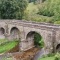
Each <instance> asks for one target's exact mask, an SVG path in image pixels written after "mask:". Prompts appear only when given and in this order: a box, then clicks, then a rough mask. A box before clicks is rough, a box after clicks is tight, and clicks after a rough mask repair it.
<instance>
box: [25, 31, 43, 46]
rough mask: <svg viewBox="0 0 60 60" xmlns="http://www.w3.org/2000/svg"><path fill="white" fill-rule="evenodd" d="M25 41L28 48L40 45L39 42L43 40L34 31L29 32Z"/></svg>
mask: <svg viewBox="0 0 60 60" xmlns="http://www.w3.org/2000/svg"><path fill="white" fill-rule="evenodd" d="M38 37H39V38H38ZM26 40H27V42H28V46H38V45H41V44H40V42H42V41H41V40H43V38H42V36H41V35H40V33H38V32H36V31H30V32H28V34H27V36H26ZM43 44H44V43H43ZM41 47H42V46H41Z"/></svg>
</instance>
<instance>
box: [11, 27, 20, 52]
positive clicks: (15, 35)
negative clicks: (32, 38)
mask: <svg viewBox="0 0 60 60" xmlns="http://www.w3.org/2000/svg"><path fill="white" fill-rule="evenodd" d="M10 38H11V39H10V40H12V41H17V42H18V44H16V46H15V47H14V48H13V49H12V50H11V51H10V52H19V51H20V50H21V49H20V47H19V46H20V41H21V40H20V31H19V29H18V28H17V27H12V28H11V30H10Z"/></svg>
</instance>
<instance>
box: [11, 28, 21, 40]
mask: <svg viewBox="0 0 60 60" xmlns="http://www.w3.org/2000/svg"><path fill="white" fill-rule="evenodd" d="M10 35H11V38H12V39H17V40H20V31H19V29H18V28H17V27H12V28H11V31H10Z"/></svg>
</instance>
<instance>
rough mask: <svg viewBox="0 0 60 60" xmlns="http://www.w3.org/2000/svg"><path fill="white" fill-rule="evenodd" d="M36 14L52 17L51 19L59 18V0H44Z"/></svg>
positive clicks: (56, 19)
mask: <svg viewBox="0 0 60 60" xmlns="http://www.w3.org/2000/svg"><path fill="white" fill-rule="evenodd" d="M38 14H40V15H43V16H48V17H52V16H54V17H53V19H54V20H53V21H54V22H55V21H59V20H60V0H46V1H45V2H44V3H43V4H42V5H41V6H40V8H39V12H38Z"/></svg>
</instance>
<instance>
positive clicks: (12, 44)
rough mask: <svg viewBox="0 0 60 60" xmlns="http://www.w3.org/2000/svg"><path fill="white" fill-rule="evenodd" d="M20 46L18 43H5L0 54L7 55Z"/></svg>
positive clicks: (0, 48) (1, 46)
mask: <svg viewBox="0 0 60 60" xmlns="http://www.w3.org/2000/svg"><path fill="white" fill-rule="evenodd" d="M17 44H18V41H10V42H5V43H2V44H1V45H0V53H5V52H8V51H9V50H11V49H12V48H14V47H15V46H16V45H17Z"/></svg>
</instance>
